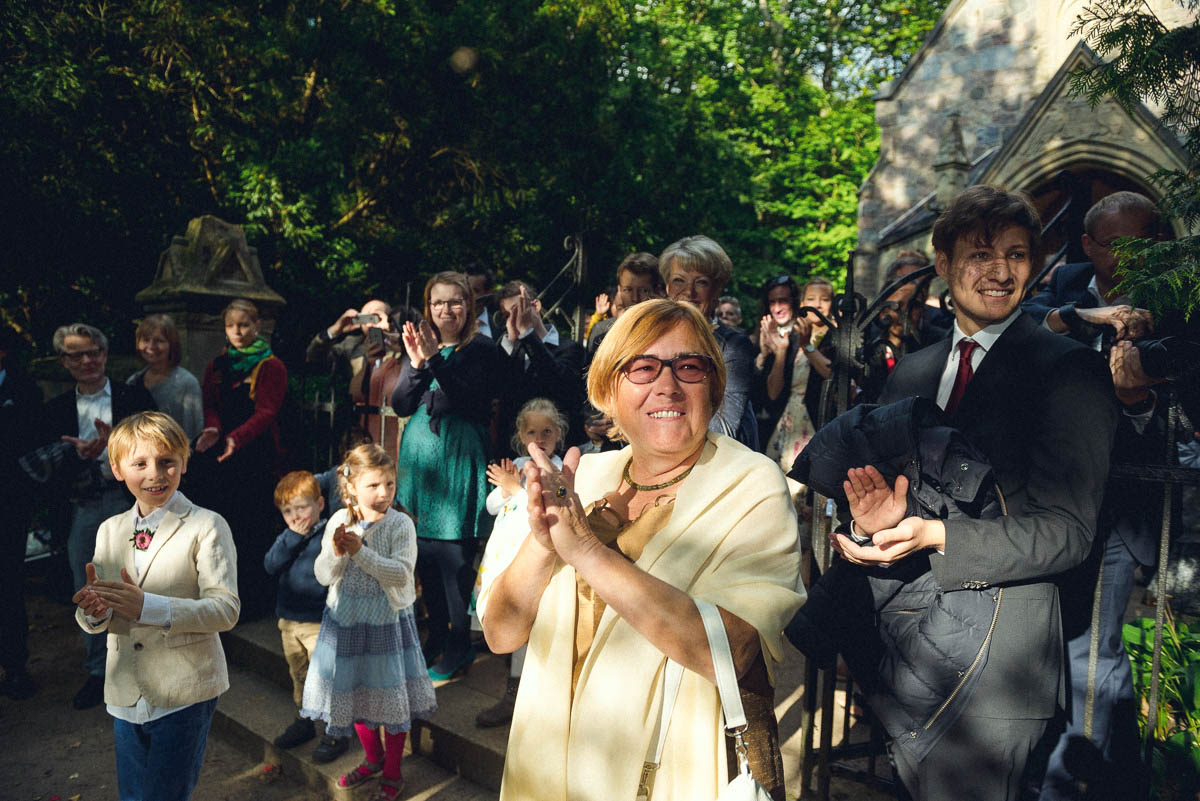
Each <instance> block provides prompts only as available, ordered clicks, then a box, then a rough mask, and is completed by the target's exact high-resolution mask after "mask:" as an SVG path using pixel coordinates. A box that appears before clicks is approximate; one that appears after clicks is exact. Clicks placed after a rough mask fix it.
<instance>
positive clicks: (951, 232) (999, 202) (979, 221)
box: [933, 184, 1042, 265]
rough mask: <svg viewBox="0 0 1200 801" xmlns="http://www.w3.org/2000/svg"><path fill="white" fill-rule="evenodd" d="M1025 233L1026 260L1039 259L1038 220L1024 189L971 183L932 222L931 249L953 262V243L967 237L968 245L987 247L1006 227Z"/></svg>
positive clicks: (1040, 250)
mask: <svg viewBox="0 0 1200 801" xmlns="http://www.w3.org/2000/svg"><path fill="white" fill-rule="evenodd" d="M1013 225H1015V226H1017V227H1019V228H1024V229H1025V230H1026V232H1028V234H1029V261H1030V263H1031V264H1035V265H1036V264H1040V263H1041V259H1042V220H1041V217H1040V216H1039V215H1038V211H1037V209H1036V208H1035V207H1034V205H1033V201H1031V200H1030V199H1029V196H1028V195H1026V194H1025V193H1024V192H1009V191H1007V190H1005V189H1001V188H1000V187H998V186H987V185H983V184H981V185H979V186H972V187H970V188H968V189H966V190H964V191H963V192H962V194H960V195H959V196H958V197H956V198H955V199H954V202H953V203H951V204H950V207H949V208H948V209H946V210H945V211H943V212H942V215H941V216H940V217H938V218H937V222H935V223H934V224H933V249H934V250H936V251H937V252H938V253H944V254H945V255H946V258H947V259H949V260H950V261H954V246H955V244H957V242H958V240H959V239H962V238H964V237H967V238H969V239H970V240H971V242H972V244H978V245H987V246H990V245H991V243H992V240H993V239H995V237H996V235H997V234H998V233H1000V232H1001V231H1003V230H1004V229H1005V228H1008V227H1010V226H1013Z"/></svg>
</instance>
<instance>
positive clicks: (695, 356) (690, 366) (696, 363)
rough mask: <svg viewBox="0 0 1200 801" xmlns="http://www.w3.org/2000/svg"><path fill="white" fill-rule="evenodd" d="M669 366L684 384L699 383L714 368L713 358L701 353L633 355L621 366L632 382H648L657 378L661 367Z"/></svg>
mask: <svg viewBox="0 0 1200 801" xmlns="http://www.w3.org/2000/svg"><path fill="white" fill-rule="evenodd" d="M664 367H667V368H670V370H671V373H672V374H673V375H674V376H675V378H676V379H678V380H679V381H682V382H683V383H685V384H699V383H700V382H701V381H703V380H704V379H705V378H707V377H708V376H709V375H710V374H711V373H712V371H713V370H714V369H715V365H714V364H713V360H712V359H710V358H709V357H707V356H705V355H704V354H702V353H685V354H683V355H682V356H676V357H675V358H674V359H660V358H658V357H657V356H650V355H642V356H634V357H633V358H632V359H630V360H629V363H628V364H626V365H625V366H624V367H623V368H621V369H622V370H623V371H624V372H625V377H626V378H628V379H629V381H630V383H633V384H650V383H653V382H654V381H655V380H657V379H658V376H659V375H660V374H661V373H662V371H663V368H664Z"/></svg>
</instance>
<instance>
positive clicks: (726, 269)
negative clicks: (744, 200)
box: [658, 236, 759, 450]
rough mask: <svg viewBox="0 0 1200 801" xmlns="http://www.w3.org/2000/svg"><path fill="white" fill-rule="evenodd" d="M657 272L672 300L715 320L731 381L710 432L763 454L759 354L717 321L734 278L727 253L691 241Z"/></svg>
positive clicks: (667, 256)
mask: <svg viewBox="0 0 1200 801" xmlns="http://www.w3.org/2000/svg"><path fill="white" fill-rule="evenodd" d="M658 269H659V272H661V273H662V277H663V281H665V282H666V285H667V297H669V298H670V299H671V300H679V301H686V302H687V303H690V304H692V305H693V306H695V307H696V308H697V309H699V310H700V313H701V314H702V315H704V319H705V320H708V321H710V323H711V325H712V331H713V335H714V336H716V338H717V342H718V344H719V345H720V348H721V360H722V361H723V362H724V364H725V373H726V376H727V379H726V384H725V400H724V401H723V402H722V403H721V405H720V408H719V409H717V410H716V413H715V414H713V417H712V422H711V423H710V424H709V427H710V428H711V429H712V430H713V431H716V432H718V433H720V434H728V435H729V436H731V437H733V438H734V439H736V440H737V441H738V442H740V443H742V444H743V445H746V446H747V447H750V448H753V449H754V450H758V449H759V442H758V423H757V421H756V420H755V419H754V409H753V408H751V406H750V395H751V392H752V391H753V388H754V357H755V356H756V355H757V349H756V348H755V347H754V344H753V343H752V342H751V341H750V338H749V337H747V336H746V335H745V334H744V333H743V332H741V331H739V330H737V329H735V328H730V327H729V326H727V325H725V324H724V323H721V322H718V321H717V320H716V317H715V316H714V315H715V313H716V309H717V299H718V298H720V297H721V291H722V290H723V289H725V286H726V285H727V284H728V283H729V279H730V278H732V277H733V262H732V261H731V260H730V259H729V255H728V254H727V253H725V249H724V248H722V247H721V246H720V245H719V244H717V243H716V242H715V241H713V240H712V239H709V238H708V237H707V236H688V237H684V238H683V239H680V240H679V241H678V242H674V243H672V244H670V245H668V246H667V249H666V250H664V251H663V252H662V255H661V256H659V257H658Z"/></svg>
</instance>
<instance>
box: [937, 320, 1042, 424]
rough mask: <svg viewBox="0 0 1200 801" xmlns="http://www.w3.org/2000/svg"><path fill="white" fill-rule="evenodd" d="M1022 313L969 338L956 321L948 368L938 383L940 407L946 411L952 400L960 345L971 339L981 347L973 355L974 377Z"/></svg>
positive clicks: (947, 362) (947, 361)
mask: <svg viewBox="0 0 1200 801" xmlns="http://www.w3.org/2000/svg"><path fill="white" fill-rule="evenodd" d="M1020 313H1021V310H1020V309H1017V310H1016V311H1014V312H1013V313H1012V314H1010V315H1008V317H1006V318H1004V319H1003V320H1001V321H1000V322H998V323H992V324H991V325H989V326H987V327H986V328H982V329H980V330H979V331H976V332H975V333H974V334H972V335H971V336H969V337H968V336H967V335H966V334H964V333H963V330H962V329H961V328H959V327H958V321H957V320H955V322H954V333H953V334H952V335H951V338H950V358H948V359H947V360H946V368H945V369H944V370H942V380H941V382H939V383H938V393H937V405H938V406H940V407H941V408H943V409H945V408H946V403H947V402H948V401H949V400H950V393H951V392H952V391H953V390H954V378H955V376H956V375H958V359H959V356H960V354H961V351H959V349H958V343H959V342H961V341H962V340H964V339H970V340H971V341H972V342H974V343H975V344H976V345H978V346H979V347H978V348H976V349H975V351H974V352H973V353H972V354H971V374H972V375H974V374H975V373H976V372H978V370H979V365H980V364H982V363H983V359H984V357H985V356H987V355H988V352H989V351H990V350H991V349H992V346H993V345H995V344H996V340H997V339H999V338H1000V335H1001V334H1003V333H1004V332H1005V330H1007V328H1008V327H1009V326H1010V325H1012V323H1013V320H1015V319H1017V315H1019V314H1020Z"/></svg>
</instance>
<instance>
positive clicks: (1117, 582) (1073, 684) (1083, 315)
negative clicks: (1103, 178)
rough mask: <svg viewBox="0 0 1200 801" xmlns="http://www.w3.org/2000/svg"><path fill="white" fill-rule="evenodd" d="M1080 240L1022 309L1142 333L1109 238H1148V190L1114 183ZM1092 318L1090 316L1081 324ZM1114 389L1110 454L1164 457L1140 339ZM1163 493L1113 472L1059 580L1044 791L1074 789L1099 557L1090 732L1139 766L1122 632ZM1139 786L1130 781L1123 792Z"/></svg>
mask: <svg viewBox="0 0 1200 801" xmlns="http://www.w3.org/2000/svg"><path fill="white" fill-rule="evenodd" d="M1083 226H1084V232H1085V233H1084V234H1083V249H1084V252H1085V253H1087V255H1088V256H1089V257H1090V258H1091V259H1092V261H1090V262H1084V263H1082V264H1067V265H1064V266H1062V267H1060V268H1058V270H1057V271H1056V272H1055V274H1054V278H1053V280H1052V281H1051V284H1050V288H1049V289H1048V290H1046V291H1045V292H1042V293H1040V294H1038V295H1037V296H1035V297H1034V298H1032V299H1031V300H1030V301H1028V302H1027V303H1026V304H1025V307H1024V308H1025V310H1026V311H1027V312H1028V313H1029V314H1030V316H1032V317H1033V318H1034V319H1035V320H1038V321H1039V322H1041V323H1042V324H1043V325H1044V326H1045V327H1046V328H1047V329H1049V330H1051V331H1054V332H1055V333H1058V334H1062V335H1063V336H1067V337H1070V338H1071V339H1074V340H1076V341H1079V342H1081V343H1083V344H1084V345H1086V346H1088V347H1090V348H1094V349H1099V348H1100V344H1101V343H1100V337H1099V336H1098V335H1097V334H1096V331H1095V328H1094V327H1093V326H1094V325H1097V324H1108V325H1112V326H1113V327H1114V328H1115V329H1116V330H1117V331H1118V332H1119V333H1118V340H1122V339H1126V338H1133V337H1137V336H1141V335H1142V334H1143V333H1145V332H1147V331H1148V330H1149V329H1150V328H1151V326H1152V323H1153V320H1152V319H1151V317H1150V314H1149V312H1147V311H1146V310H1145V309H1137V308H1134V307H1133V305H1132V304H1131V303H1130V302H1129V300H1128V298H1125V297H1124V296H1122V295H1120V294H1118V293H1117V291H1116V284H1117V282H1118V279H1117V278H1116V276H1115V272H1116V267H1117V258H1116V257H1115V256H1114V255H1113V243H1114V242H1115V240H1117V239H1118V238H1120V237H1126V236H1131V237H1138V238H1143V239H1154V238H1156V237H1157V236H1158V235H1159V232H1160V226H1161V219H1160V217H1159V214H1158V210H1157V209H1156V208H1155V206H1154V204H1153V203H1152V202H1151V201H1150V199H1149V198H1147V197H1145V196H1144V195H1139V194H1137V193H1135V192H1115V193H1113V194H1111V195H1107V196H1106V197H1104V198H1102V199H1101V200H1100V201H1099V202H1098V203H1096V204H1095V205H1094V206H1092V208H1091V209H1089V210H1088V213H1087V215H1086V216H1085V217H1084V220H1083ZM1087 323H1091V324H1092V325H1087ZM1109 358H1110V366H1111V369H1112V373H1113V384H1114V387H1115V389H1116V398H1117V401H1118V402H1119V403H1120V408H1121V414H1120V416H1119V418H1118V420H1119V422H1118V426H1117V435H1116V442H1115V445H1114V447H1113V455H1112V458H1113V461H1114V462H1160V461H1161V460H1162V458H1163V454H1164V452H1165V450H1166V414H1165V413H1166V409H1165V406H1164V405H1163V404H1159V403H1158V402H1157V400H1158V398H1157V395H1156V393H1155V392H1154V390H1153V389H1152V386H1153V384H1154V381H1153V380H1152V379H1151V378H1150V377H1149V376H1147V375H1146V374H1145V373H1144V372H1143V371H1142V369H1141V358H1140V355H1139V352H1138V350H1137V349H1136V348H1134V347H1132V346H1131V345H1130V344H1129V343H1128V342H1127V341H1118V342H1117V343H1116V344H1114V346H1113V348H1112V350H1111V351H1110V354H1109ZM1161 516H1162V496H1161V493H1160V492H1155V491H1153V490H1152V485H1149V484H1139V483H1136V482H1129V481H1124V482H1121V481H1113V482H1110V483H1109V485H1108V487H1107V488H1106V490H1105V493H1104V503H1103V505H1102V507H1101V509H1100V521H1099V526H1098V532H1097V545H1096V547H1095V548H1094V549H1093V551H1094V552H1093V554H1092V558H1090V559H1089V560H1088V562H1087V563H1086V564H1085V565H1084V566H1083V567H1081V568H1079V569H1078V570H1076V571H1073V572H1072V573H1071V574H1070V575H1069V576H1068V577H1066V579H1065V580H1064V582H1063V583H1062V584H1061V589H1062V592H1063V627H1064V633H1065V634H1066V637H1067V643H1066V649H1067V665H1066V667H1067V682H1068V684H1069V686H1070V689H1071V692H1070V696H1069V703H1068V705H1067V708H1066V720H1065V730H1064V731H1063V732H1062V734H1061V735H1060V736H1059V737H1058V740H1057V744H1056V745H1055V747H1054V750H1053V752H1052V753H1051V754H1050V757H1049V761H1048V765H1047V769H1046V775H1045V777H1044V779H1043V780H1042V793H1041V796H1040V798H1041V801H1059V799H1067V798H1075V797H1077V796H1076V790H1077V788H1076V786H1075V784H1076V782H1075V777H1073V776H1072V775H1071V772H1070V771H1069V770H1068V769H1067V766H1066V764H1065V759H1064V757H1065V754H1066V753H1067V748H1068V744H1069V743H1070V741H1071V739H1072V738H1075V737H1081V736H1082V735H1083V718H1084V707H1085V705H1086V703H1087V701H1086V698H1087V685H1088V659H1089V653H1090V650H1091V641H1092V637H1091V633H1092V632H1091V625H1090V621H1091V617H1092V603H1093V593H1094V591H1095V586H1096V573H1097V567H1098V566H1100V565H1102V566H1103V567H1102V570H1101V576H1102V579H1101V581H1100V584H1101V595H1100V598H1101V607H1100V608H1101V616H1100V625H1099V635H1098V639H1097V651H1096V672H1095V680H1094V684H1093V686H1094V695H1093V699H1094V700H1093V718H1092V733H1091V739H1092V742H1093V743H1094V744H1095V745H1096V746H1097V747H1098V748H1099V749H1100V751H1101V752H1102V753H1103V754H1104V756H1105V757H1107V758H1108V759H1109V760H1111V761H1113V762H1114V763H1116V764H1117V765H1118V766H1119V767H1120V768H1121V770H1118V771H1114V775H1117V776H1121V777H1129V778H1134V777H1136V775H1137V749H1136V746H1137V716H1136V710H1135V706H1134V691H1133V674H1132V672H1131V670H1130V666H1129V656H1128V655H1127V654H1126V653H1125V648H1124V646H1123V644H1122V642H1121V624H1122V622H1123V618H1124V614H1125V608H1126V606H1127V605H1128V604H1129V598H1130V595H1131V594H1132V592H1133V584H1134V573H1135V571H1136V570H1137V567H1138V565H1139V564H1140V565H1145V566H1149V565H1153V564H1154V563H1155V561H1157V557H1158V553H1157V552H1158V536H1159V531H1160V526H1161ZM1132 792H1135V791H1134V790H1133V789H1132V788H1130V789H1129V790H1127V791H1126V792H1124V793H1118V794H1117V795H1114V797H1119V796H1120V795H1129V794H1131V793H1132Z"/></svg>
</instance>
